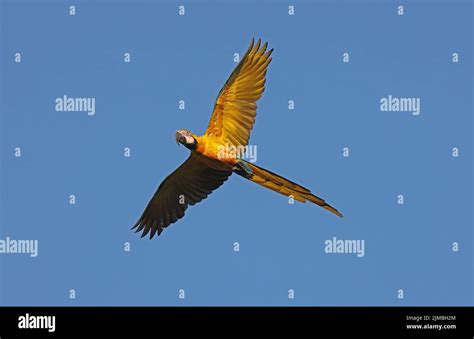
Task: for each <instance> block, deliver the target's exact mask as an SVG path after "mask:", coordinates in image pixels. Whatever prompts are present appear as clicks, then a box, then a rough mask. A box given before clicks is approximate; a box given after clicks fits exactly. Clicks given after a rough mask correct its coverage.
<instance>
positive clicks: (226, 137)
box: [205, 39, 273, 146]
mask: <svg viewBox="0 0 474 339" xmlns="http://www.w3.org/2000/svg"><path fill="white" fill-rule="evenodd" d="M260 45H261V40H260V39H259V40H258V42H257V44H255V45H254V40H253V39H252V43H251V44H250V46H249V48H248V50H247V52H246V53H245V55H244V56H243V58H242V60H241V61H240V62H239V64H238V65H237V67H236V68H235V69H234V71H233V72H232V74H231V75H230V77H229V79H228V80H227V81H226V83H225V84H224V87H222V89H221V91H220V92H219V95H218V97H217V100H216V103H215V105H214V110H213V112H212V116H211V121H210V122H209V125H208V127H207V130H206V133H205V136H206V137H208V138H213V139H214V140H215V141H216V142H218V143H219V144H229V145H235V146H239V145H242V146H245V145H247V143H248V140H249V137H250V131H251V130H252V127H253V124H254V122H255V116H256V114H257V101H258V99H260V98H261V96H262V94H263V91H264V90H265V75H266V73H267V67H268V64H269V63H270V61H271V60H272V58H271V57H270V55H271V54H272V51H273V49H270V50H269V51H267V46H268V43H265V45H263V46H262V47H261V46H260Z"/></svg>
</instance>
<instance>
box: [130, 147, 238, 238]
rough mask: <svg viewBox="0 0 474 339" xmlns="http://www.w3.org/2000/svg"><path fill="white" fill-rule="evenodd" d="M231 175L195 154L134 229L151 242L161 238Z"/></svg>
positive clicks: (166, 183)
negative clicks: (163, 232) (212, 166)
mask: <svg viewBox="0 0 474 339" xmlns="http://www.w3.org/2000/svg"><path fill="white" fill-rule="evenodd" d="M231 174H232V172H231V171H226V170H217V169H214V168H210V167H209V166H206V165H205V164H204V163H203V162H202V161H201V160H200V159H199V158H198V157H197V156H196V155H194V154H193V153H191V155H190V156H189V158H188V159H187V160H186V161H185V162H184V163H183V164H182V165H181V166H180V167H178V168H177V169H176V170H175V171H174V172H173V173H171V174H170V175H169V176H168V177H167V178H166V179H165V180H163V182H162V183H161V184H160V186H159V187H158V190H157V191H156V193H155V194H154V195H153V198H152V199H151V200H150V202H149V203H148V205H147V207H146V208H145V211H144V212H143V214H142V216H141V217H140V219H139V220H138V221H137V223H136V224H135V226H133V228H132V229H134V228H136V232H140V231H143V233H142V237H144V236H145V235H147V234H148V233H150V239H151V238H153V236H154V235H155V233H158V235H160V234H161V232H162V231H163V229H164V228H165V227H168V226H169V225H170V224H172V223H174V222H176V221H177V220H178V219H181V218H182V217H183V216H184V213H185V210H186V209H187V208H188V206H189V205H194V204H196V203H198V202H200V201H201V200H203V199H205V198H207V196H208V195H209V194H210V193H211V192H212V191H213V190H215V189H216V188H218V187H219V186H221V185H222V184H223V183H224V181H226V180H227V178H228V177H229V175H231Z"/></svg>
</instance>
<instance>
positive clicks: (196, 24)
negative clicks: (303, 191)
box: [0, 1, 474, 305]
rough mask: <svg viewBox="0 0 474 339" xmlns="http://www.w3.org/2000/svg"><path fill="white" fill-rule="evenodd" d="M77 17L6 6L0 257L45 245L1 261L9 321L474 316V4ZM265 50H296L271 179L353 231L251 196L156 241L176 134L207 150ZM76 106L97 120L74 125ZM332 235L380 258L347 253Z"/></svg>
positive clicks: (262, 108) (273, 91)
mask: <svg viewBox="0 0 474 339" xmlns="http://www.w3.org/2000/svg"><path fill="white" fill-rule="evenodd" d="M71 4H72V3H70V2H62V1H48V2H46V1H39V2H33V1H20V2H14V1H2V2H1V7H0V8H1V15H2V24H1V25H0V26H1V34H2V39H1V40H0V41H2V43H1V51H2V53H1V56H2V60H1V61H2V63H1V67H2V72H1V73H2V84H1V86H2V88H1V89H2V101H3V103H2V120H1V124H2V125H1V130H2V138H1V146H2V148H1V149H2V158H1V159H2V162H1V171H2V172H1V174H2V177H1V178H2V181H1V190H0V198H1V214H0V239H5V238H6V237H10V238H12V239H36V240H38V243H39V255H38V256H37V257H36V258H31V257H30V256H28V255H25V254H0V265H1V266H0V267H1V279H0V291H1V295H0V302H1V303H2V304H4V305H472V304H473V287H472V286H473V285H474V284H473V251H472V250H473V249H472V245H473V234H472V226H473V214H472V206H473V196H472V189H473V175H472V173H473V169H472V164H473V163H472V145H473V140H472V126H473V123H472V112H473V107H472V93H473V92H472V74H473V69H472V59H473V56H472V41H473V39H472V3H471V2H469V1H434V2H427V1H404V2H403V4H404V14H403V15H397V11H398V8H397V6H398V5H399V3H398V2H391V1H384V2H374V1H357V2H347V1H335V2H329V1H314V2H309V1H292V2H291V3H289V2H286V1H276V2H268V1H243V2H236V1H229V2H217V1H197V2H190V1H184V2H182V4H183V5H184V6H185V10H186V14H185V15H184V16H179V15H178V4H177V3H176V2H174V1H120V2H117V3H114V2H109V1H98V2H88V1H75V2H74V4H75V6H76V15H74V16H71V15H69V6H70V5H71ZM180 4H181V3H180ZM289 5H294V6H295V15H293V16H290V15H288V6H289ZM252 37H256V38H258V37H261V38H262V39H263V40H265V41H268V42H269V45H270V47H273V48H274V49H275V51H274V54H273V61H272V63H271V65H270V67H269V71H268V74H267V86H266V91H265V93H264V95H263V98H262V99H261V100H260V101H259V103H258V114H257V121H256V124H255V126H254V130H253V133H252V137H251V139H250V143H251V144H252V145H256V146H257V148H258V164H259V165H260V166H262V167H264V168H268V169H270V170H272V171H274V172H276V173H279V174H281V175H283V176H285V177H288V178H289V179H290V180H293V181H296V182H298V183H300V184H301V185H303V186H306V187H309V188H311V189H312V191H313V192H314V193H316V194H317V195H319V196H321V197H323V198H325V199H326V200H327V201H328V202H330V203H331V204H332V205H334V206H335V207H336V208H338V209H339V210H340V211H341V212H342V213H343V214H344V216H345V218H344V219H339V218H337V217H335V216H334V215H332V214H330V213H328V212H327V211H325V210H323V209H321V208H319V207H317V206H314V205H309V204H300V203H295V204H294V205H290V204H288V200H287V199H285V197H282V196H280V195H278V194H276V193H274V192H271V191H269V190H266V189H264V188H261V187H259V186H257V185H255V184H254V183H251V182H247V181H246V180H244V179H243V178H240V177H238V176H232V177H231V178H230V179H229V180H228V182H226V183H225V185H224V186H222V187H221V188H220V189H218V190H217V191H215V192H214V193H213V194H212V195H210V196H209V198H208V199H206V200H205V201H204V202H202V203H200V204H199V205H197V206H194V207H191V208H190V209H188V211H187V213H186V216H185V218H184V219H182V220H180V221H179V222H178V223H177V224H174V225H172V226H171V227H170V228H169V229H167V230H165V231H164V232H163V233H162V235H161V236H160V237H159V238H157V239H156V238H155V239H153V240H152V241H150V240H149V239H140V238H139V236H137V234H134V233H133V232H132V231H130V227H131V226H132V225H133V224H134V223H135V221H136V220H137V218H138V217H139V216H140V214H141V212H142V211H143V209H144V208H145V206H146V204H147V203H148V201H149V199H150V198H151V196H152V195H153V193H154V192H155V190H156V188H157V187H158V185H159V183H160V182H161V181H162V180H163V179H164V178H165V177H166V176H167V175H168V174H169V173H170V172H171V171H172V170H174V169H175V168H176V167H178V166H179V165H180V164H181V163H182V161H184V160H185V159H186V157H187V156H188V154H187V152H188V151H187V150H186V149H185V148H183V147H177V146H176V144H175V141H174V133H175V131H176V130H177V129H181V128H187V129H190V130H192V131H193V132H195V133H196V134H201V133H203V132H204V131H205V128H206V126H207V123H208V120H209V118H210V115H211V112H212V107H213V104H214V100H215V98H216V95H217V93H218V92H219V90H220V88H221V87H222V85H223V84H224V82H225V80H226V79H227V77H228V76H229V74H230V73H231V71H232V69H233V68H234V67H235V65H236V64H235V63H234V60H233V58H234V53H240V54H241V55H242V54H243V53H244V52H245V50H246V49H247V47H248V44H249V43H250V41H251V39H252ZM127 52H128V53H130V55H131V62H130V63H125V62H124V60H123V59H124V53H127ZM15 53H21V62H19V63H16V62H15ZM343 53H349V62H348V63H344V62H343ZM453 53H458V57H459V61H458V62H453V60H452V58H453ZM63 95H68V96H70V97H90V98H95V102H96V114H95V115H94V116H88V115H87V113H85V112H57V111H55V99H56V98H58V97H62V96H63ZM389 95H392V96H394V97H401V98H402V97H408V98H419V99H420V102H421V113H420V115H418V116H414V115H413V114H412V113H411V112H383V111H381V110H380V100H381V98H384V97H387V96H389ZM179 100H185V103H186V109H185V110H179V109H178V101H179ZM289 100H293V101H294V102H295V109H294V110H289V109H288V101H289ZM16 147H20V148H21V151H22V155H21V157H19V158H18V157H15V154H14V150H15V148H16ZM124 147H129V148H130V149H131V156H130V157H129V158H126V157H124V156H123V149H124ZM344 147H348V148H349V154H350V155H349V157H343V148H344ZM453 147H457V148H458V149H459V156H458V157H453V156H452V149H453ZM71 194H74V195H75V196H76V204H75V205H70V204H69V196H70V195H71ZM400 194H402V195H403V196H404V204H403V205H399V204H398V203H397V199H398V196H399V195H400ZM333 237H336V238H337V239H343V240H344V239H346V240H364V242H365V255H364V256H363V257H360V258H358V257H357V256H356V255H354V254H349V253H346V254H328V253H326V252H325V250H324V249H325V246H324V242H325V241H326V240H328V239H332V238H333ZM235 242H238V243H239V245H240V251H239V252H235V251H234V250H233V249H234V243H235ZM454 242H456V243H458V245H459V250H458V251H457V252H454V251H453V250H452V248H453V243H454ZM125 243H129V244H130V249H131V250H130V252H125V251H124V246H125ZM180 289H183V290H184V291H185V299H180V298H179V290H180ZM290 289H292V290H293V291H294V295H295V297H294V299H289V298H288V291H289V290H290ZM400 289H402V290H403V295H404V297H403V299H400V298H399V297H398V296H399V290H400ZM71 290H74V291H75V294H76V297H75V299H71V298H70V291H71Z"/></svg>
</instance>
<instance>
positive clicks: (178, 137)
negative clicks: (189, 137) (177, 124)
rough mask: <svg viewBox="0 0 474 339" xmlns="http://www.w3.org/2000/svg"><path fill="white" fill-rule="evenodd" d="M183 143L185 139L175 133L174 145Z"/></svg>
mask: <svg viewBox="0 0 474 339" xmlns="http://www.w3.org/2000/svg"><path fill="white" fill-rule="evenodd" d="M185 141H186V139H185V138H184V137H183V136H182V135H181V134H180V133H178V132H176V143H177V144H178V145H180V144H182V143H183V142H185Z"/></svg>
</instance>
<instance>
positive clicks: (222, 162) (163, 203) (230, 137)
mask: <svg viewBox="0 0 474 339" xmlns="http://www.w3.org/2000/svg"><path fill="white" fill-rule="evenodd" d="M267 45H268V43H265V45H263V46H261V41H260V39H259V40H258V42H257V43H256V44H254V40H253V39H252V43H251V44H250V47H249V48H248V50H247V52H246V53H245V55H244V56H243V58H242V60H241V61H240V62H239V64H238V65H237V66H236V68H235V69H234V71H233V72H232V74H231V75H230V77H229V79H228V80H227V82H226V83H225V84H224V87H222V89H221V91H220V92H219V95H218V97H217V100H216V102H215V105H214V111H213V112H212V116H211V121H210V122H209V125H208V127H207V130H206V133H205V134H204V135H202V136H197V135H195V134H194V133H192V132H190V131H188V130H185V129H181V130H178V131H177V132H176V142H177V143H178V144H182V145H184V146H185V147H186V148H188V149H189V150H190V151H191V154H190V155H189V158H188V159H187V160H186V161H185V162H184V163H183V164H182V165H181V166H179V167H178V168H177V169H176V170H175V171H174V172H173V173H171V174H170V175H169V176H168V177H167V178H166V179H165V180H164V181H163V182H162V183H161V184H160V186H159V187H158V190H157V191H156V193H155V194H154V196H153V198H152V199H151V200H150V202H149V203H148V205H147V207H146V208H145V211H144V212H143V214H142V216H141V217H140V219H139V220H138V221H137V223H136V224H135V226H133V228H132V229H134V228H136V232H140V231H143V233H142V237H144V236H145V235H147V234H148V233H150V239H151V238H153V236H154V235H155V233H158V235H160V234H161V232H162V231H163V229H165V228H166V227H168V226H169V225H170V224H172V223H174V222H176V221H177V220H179V219H181V218H182V217H183V216H184V212H185V210H186V209H187V208H188V206H189V205H194V204H196V203H198V202H200V201H201V200H203V199H205V198H207V196H208V195H209V194H210V193H211V192H212V191H214V190H215V189H216V188H218V187H219V186H221V185H222V184H223V183H224V182H225V181H226V180H227V179H228V178H229V176H230V175H231V174H232V173H237V174H238V175H240V176H242V177H244V178H246V179H248V180H250V181H253V182H255V183H257V184H259V185H262V186H264V187H266V188H269V189H271V190H273V191H275V192H278V193H280V194H283V195H285V196H287V197H289V196H292V197H293V199H294V200H297V201H301V202H306V201H310V202H312V203H315V204H316V205H319V206H321V207H322V208H325V209H326V210H328V211H330V212H332V213H334V214H336V215H337V216H339V217H342V214H341V213H340V212H339V211H338V210H336V209H335V208H334V207H332V206H331V205H329V204H328V203H326V202H325V201H324V200H323V199H321V198H319V197H317V196H315V195H314V194H312V193H311V191H310V190H309V189H307V188H305V187H303V186H300V185H298V184H296V183H294V182H292V181H290V180H288V179H285V178H283V177H281V176H279V175H278V174H275V173H272V172H270V171H268V170H266V169H263V168H261V167H258V166H256V165H254V164H253V163H250V162H247V161H245V160H243V159H241V158H240V157H239V156H238V154H237V153H234V152H228V153H227V154H226V156H222V154H223V153H222V150H223V147H224V146H234V148H230V149H238V147H243V146H246V145H247V144H248V141H249V137H250V131H251V130H252V127H253V124H254V122H255V116H256V114H257V101H258V100H259V99H260V97H261V96H262V94H263V91H264V89H265V75H266V73H267V68H268V65H269V64H270V61H271V60H272V58H271V57H270V56H271V54H272V52H273V49H270V50H268V51H267ZM228 149H229V148H228Z"/></svg>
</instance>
